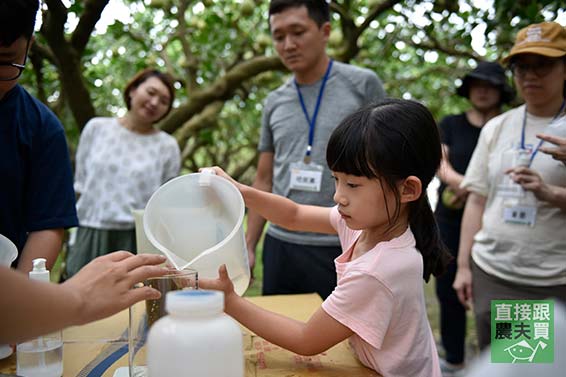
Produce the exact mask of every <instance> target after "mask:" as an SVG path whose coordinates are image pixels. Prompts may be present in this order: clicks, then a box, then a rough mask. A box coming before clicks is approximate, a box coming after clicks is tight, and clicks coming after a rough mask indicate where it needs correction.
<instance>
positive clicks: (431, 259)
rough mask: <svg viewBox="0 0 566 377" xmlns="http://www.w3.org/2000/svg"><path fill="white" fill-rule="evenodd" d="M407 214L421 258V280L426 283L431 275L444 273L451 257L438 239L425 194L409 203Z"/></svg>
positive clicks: (437, 231) (438, 235) (436, 227)
mask: <svg viewBox="0 0 566 377" xmlns="http://www.w3.org/2000/svg"><path fill="white" fill-rule="evenodd" d="M409 213H410V214H409V224H410V226H411V231H412V232H413V234H414V236H415V240H416V243H417V249H418V250H419V251H420V252H421V254H422V256H423V278H424V280H425V281H426V282H428V281H429V279H430V275H431V274H432V275H434V276H439V275H441V274H442V273H444V272H445V270H446V267H447V266H448V263H450V261H451V260H452V255H451V254H450V253H449V252H448V249H447V248H446V246H445V245H444V242H442V239H441V238H440V233H439V230H438V225H437V224H436V220H435V218H434V214H433V213H432V208H431V207H430V203H429V201H428V196H427V195H426V192H425V193H424V194H423V195H422V196H421V197H420V198H419V200H417V201H416V202H413V203H411V208H410V211H409Z"/></svg>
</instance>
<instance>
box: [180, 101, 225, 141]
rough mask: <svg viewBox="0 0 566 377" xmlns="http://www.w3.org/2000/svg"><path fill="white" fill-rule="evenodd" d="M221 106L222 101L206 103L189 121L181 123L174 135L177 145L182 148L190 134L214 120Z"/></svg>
mask: <svg viewBox="0 0 566 377" xmlns="http://www.w3.org/2000/svg"><path fill="white" fill-rule="evenodd" d="M223 107H224V101H214V102H212V103H211V104H209V105H207V106H206V107H205V108H204V110H203V111H202V112H201V113H200V114H197V115H195V116H193V117H192V118H191V119H190V120H189V121H187V122H185V124H183V126H182V127H181V128H180V129H179V130H178V131H177V134H176V136H175V137H176V139H177V142H178V143H179V145H180V146H183V148H182V149H184V146H185V145H186V143H187V141H188V140H189V138H190V137H191V136H193V135H195V134H196V133H197V132H198V131H199V130H202V129H204V128H207V127H209V126H210V125H211V124H213V123H215V122H216V118H217V117H218V113H219V112H220V111H221V110H222V108H223Z"/></svg>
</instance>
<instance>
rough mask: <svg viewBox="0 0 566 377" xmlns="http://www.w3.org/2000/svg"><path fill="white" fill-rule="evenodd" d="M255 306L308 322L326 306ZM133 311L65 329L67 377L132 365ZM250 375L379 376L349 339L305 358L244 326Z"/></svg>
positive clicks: (269, 301)
mask: <svg viewBox="0 0 566 377" xmlns="http://www.w3.org/2000/svg"><path fill="white" fill-rule="evenodd" d="M248 300H250V301H251V302H253V303H255V304H257V305H259V306H261V307H263V308H266V309H269V310H272V311H274V312H277V313H281V314H284V315H286V316H288V317H291V318H294V319H297V320H300V321H306V320H307V319H308V318H310V316H311V315H312V313H314V312H315V311H316V309H317V308H318V307H319V306H320V304H321V302H322V301H321V299H320V297H319V296H318V295H316V294H303V295H283V296H258V297H249V298H248ZM127 327H128V311H127V310H124V311H122V312H120V313H118V314H116V315H114V316H112V317H109V318H106V319H103V320H101V321H97V322H93V323H90V324H87V325H83V326H76V327H70V328H68V329H65V330H64V331H63V340H64V346H63V366H64V373H63V377H74V376H81V377H94V376H104V377H112V376H113V375H114V372H115V370H116V369H117V368H119V367H124V366H127V365H128V352H127V350H128V339H127V338H128V336H127ZM243 333H244V356H245V375H246V377H252V376H253V377H301V376H309V377H315V376H321V377H322V376H324V377H342V376H349V377H358V376H359V377H361V376H368V377H370V376H372V377H375V376H378V375H377V374H376V373H375V372H373V371H371V370H370V369H367V368H365V367H364V366H362V365H361V364H360V363H359V361H357V359H356V358H355V357H354V354H353V352H352V350H351V348H350V347H349V346H348V344H347V341H344V342H342V343H339V344H337V345H336V346H334V347H332V348H331V349H329V350H328V351H326V352H323V353H321V354H319V355H316V356H310V357H306V356H300V355H297V354H294V353H292V352H289V351H287V350H284V349H282V348H280V347H278V346H275V345H273V344H271V343H269V342H267V341H266V340H264V339H262V338H260V337H258V336H257V335H255V334H253V333H252V332H250V331H249V330H247V329H245V328H243ZM6 375H8V376H10V375H11V376H15V375H16V354H15V353H14V354H13V355H12V356H10V357H9V358H6V359H4V360H0V376H6Z"/></svg>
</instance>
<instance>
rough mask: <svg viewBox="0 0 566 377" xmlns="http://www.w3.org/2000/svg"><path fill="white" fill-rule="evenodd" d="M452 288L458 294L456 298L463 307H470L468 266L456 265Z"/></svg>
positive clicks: (470, 284) (470, 276)
mask: <svg viewBox="0 0 566 377" xmlns="http://www.w3.org/2000/svg"><path fill="white" fill-rule="evenodd" d="M452 288H454V290H455V291H456V294H457V295H458V300H460V302H461V303H462V305H463V306H464V308H466V310H467V309H470V304H471V302H472V271H471V270H470V268H469V267H458V270H457V271H456V277H455V278H454V284H452Z"/></svg>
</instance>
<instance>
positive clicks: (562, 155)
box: [537, 134, 566, 165]
mask: <svg viewBox="0 0 566 377" xmlns="http://www.w3.org/2000/svg"><path fill="white" fill-rule="evenodd" d="M537 137H538V138H539V139H542V140H544V141H547V142H549V143H552V144H555V146H553V147H551V146H549V145H546V146H544V145H543V146H542V147H540V149H539V150H540V151H541V152H543V153H547V154H549V155H551V156H552V158H554V159H555V160H559V161H562V163H563V164H565V165H566V138H565V137H559V136H551V135H545V134H539V135H537Z"/></svg>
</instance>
